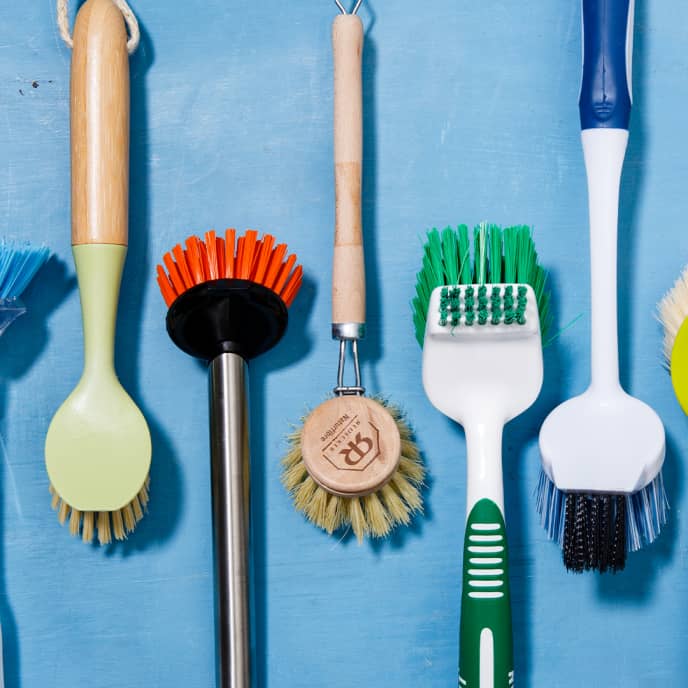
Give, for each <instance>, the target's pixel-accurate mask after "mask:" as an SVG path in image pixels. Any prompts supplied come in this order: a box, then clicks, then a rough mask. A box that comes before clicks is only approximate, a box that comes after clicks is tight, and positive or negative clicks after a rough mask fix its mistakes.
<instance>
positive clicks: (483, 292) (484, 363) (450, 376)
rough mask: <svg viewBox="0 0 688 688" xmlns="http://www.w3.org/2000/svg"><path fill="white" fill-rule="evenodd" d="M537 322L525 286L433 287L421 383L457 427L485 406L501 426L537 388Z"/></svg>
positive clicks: (539, 379)
mask: <svg viewBox="0 0 688 688" xmlns="http://www.w3.org/2000/svg"><path fill="white" fill-rule="evenodd" d="M542 379H543V364H542V343H541V336H540V319H539V317H538V309H537V301H536V298H535V293H534V292H533V289H532V287H530V286H529V285H525V284H487V285H478V284H470V285H465V284H462V285H452V286H442V287H437V288H436V289H434V290H433V292H432V295H431V297H430V303H429V307H428V316H427V324H426V330H425V341H424V344H423V385H424V387H425V392H426V394H427V395H428V398H429V399H430V401H431V402H432V404H433V405H434V406H435V407H436V408H437V409H439V410H440V411H441V412H442V413H444V414H445V415H446V416H449V417H450V418H452V419H454V420H456V421H457V422H459V423H462V424H464V423H465V421H466V420H467V418H469V417H470V416H471V414H472V413H474V412H475V410H476V409H479V408H480V409H484V408H489V409H490V413H491V414H492V415H493V417H494V418H495V419H496V420H499V421H502V422H507V421H509V420H511V419H512V418H514V417H515V416H517V415H518V414H520V413H522V412H523V411H524V410H525V409H527V408H528V407H529V406H530V405H531V404H532V403H533V402H534V401H535V399H536V398H537V395H538V394H539V392H540V387H541V386H542Z"/></svg>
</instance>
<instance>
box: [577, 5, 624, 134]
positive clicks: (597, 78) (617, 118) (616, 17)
mask: <svg viewBox="0 0 688 688" xmlns="http://www.w3.org/2000/svg"><path fill="white" fill-rule="evenodd" d="M632 53H633V0H583V80H582V84H581V92H580V100H579V109H580V119H581V129H597V128H610V129H628V123H629V120H630V116H631V58H632Z"/></svg>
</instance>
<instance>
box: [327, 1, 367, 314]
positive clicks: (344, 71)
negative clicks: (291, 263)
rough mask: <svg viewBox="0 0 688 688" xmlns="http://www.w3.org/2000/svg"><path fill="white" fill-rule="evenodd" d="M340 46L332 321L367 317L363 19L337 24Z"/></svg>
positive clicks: (336, 44)
mask: <svg viewBox="0 0 688 688" xmlns="http://www.w3.org/2000/svg"><path fill="white" fill-rule="evenodd" d="M332 47H333V50H334V163H335V197H336V206H335V237H334V260H333V265H332V322H333V323H364V322H365V272H364V263H363V234H362V228H361V166H362V165H361V164H362V158H363V142H362V141H363V138H362V131H363V119H362V90H361V55H362V51H363V24H362V23H361V20H360V19H359V18H358V17H357V16H355V15H351V14H347V15H340V16H338V17H337V18H336V19H335V20H334V22H333V24H332Z"/></svg>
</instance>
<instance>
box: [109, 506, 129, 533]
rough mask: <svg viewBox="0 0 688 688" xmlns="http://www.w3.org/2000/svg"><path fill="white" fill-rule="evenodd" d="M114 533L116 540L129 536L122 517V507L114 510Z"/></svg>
mask: <svg viewBox="0 0 688 688" xmlns="http://www.w3.org/2000/svg"><path fill="white" fill-rule="evenodd" d="M112 533H113V535H114V536H115V540H124V538H125V537H126V536H127V535H126V533H125V532H124V519H123V517H122V509H117V511H113V512H112Z"/></svg>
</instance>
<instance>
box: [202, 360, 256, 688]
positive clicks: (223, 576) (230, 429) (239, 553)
mask: <svg viewBox="0 0 688 688" xmlns="http://www.w3.org/2000/svg"><path fill="white" fill-rule="evenodd" d="M209 370H210V461H211V479H212V497H213V500H212V501H213V534H214V542H215V576H216V586H215V587H216V619H215V629H216V641H217V658H218V666H217V687H218V688H250V687H251V670H250V632H249V602H248V600H249V595H248V589H249V585H248V571H249V564H248V552H249V443H248V399H247V382H248V368H247V365H246V361H245V360H244V359H243V358H242V357H241V356H239V355H237V354H221V355H220V356H218V357H217V358H215V359H213V360H212V361H211V363H210V369H209Z"/></svg>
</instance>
